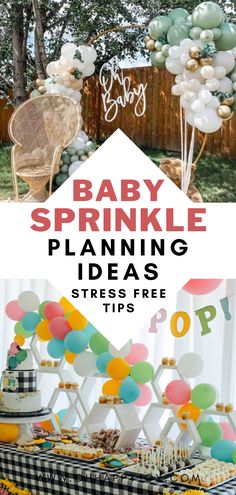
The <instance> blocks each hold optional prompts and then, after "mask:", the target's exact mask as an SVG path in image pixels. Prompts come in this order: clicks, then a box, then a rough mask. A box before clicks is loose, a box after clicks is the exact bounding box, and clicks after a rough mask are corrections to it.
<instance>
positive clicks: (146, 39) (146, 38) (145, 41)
mask: <svg viewBox="0 0 236 495" xmlns="http://www.w3.org/2000/svg"><path fill="white" fill-rule="evenodd" d="M150 40H151V38H150V36H148V35H147V36H145V38H144V40H143V41H144V43H145V45H146V43H147V42H148V41H150Z"/></svg>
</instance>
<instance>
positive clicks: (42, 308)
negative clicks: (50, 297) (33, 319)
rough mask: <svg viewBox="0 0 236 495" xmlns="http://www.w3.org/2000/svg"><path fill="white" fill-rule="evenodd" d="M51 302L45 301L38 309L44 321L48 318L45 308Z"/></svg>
mask: <svg viewBox="0 0 236 495" xmlns="http://www.w3.org/2000/svg"><path fill="white" fill-rule="evenodd" d="M49 302H50V301H43V302H42V303H40V305H39V307H38V313H39V315H40V316H41V318H42V320H45V319H46V316H44V308H45V306H46V305H47V304H48V303H49Z"/></svg>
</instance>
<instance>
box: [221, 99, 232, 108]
mask: <svg viewBox="0 0 236 495" xmlns="http://www.w3.org/2000/svg"><path fill="white" fill-rule="evenodd" d="M233 104H234V97H233V96H228V98H225V99H224V101H222V105H228V106H229V107H231V106H232V105H233Z"/></svg>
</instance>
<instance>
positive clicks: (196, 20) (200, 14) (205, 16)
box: [192, 2, 224, 29]
mask: <svg viewBox="0 0 236 495" xmlns="http://www.w3.org/2000/svg"><path fill="white" fill-rule="evenodd" d="M223 20H224V12H223V10H222V9H221V8H220V7H219V5H217V4H216V3H215V2H202V3H200V4H199V5H198V6H197V7H196V8H195V9H194V11H193V13H192V21H193V26H197V27H200V28H202V29H212V28H217V27H218V26H219V25H220V24H221V23H222V22H223Z"/></svg>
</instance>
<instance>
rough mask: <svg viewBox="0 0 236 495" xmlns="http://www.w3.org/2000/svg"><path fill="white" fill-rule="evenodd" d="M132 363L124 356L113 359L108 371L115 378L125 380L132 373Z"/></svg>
mask: <svg viewBox="0 0 236 495" xmlns="http://www.w3.org/2000/svg"><path fill="white" fill-rule="evenodd" d="M130 371H131V368H130V365H129V364H128V363H127V361H125V360H124V359H123V358H120V357H117V358H113V359H111V361H109V363H108V365H107V373H108V375H109V376H110V377H111V378H114V379H115V380H124V379H125V378H127V376H128V375H129V374H130Z"/></svg>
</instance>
